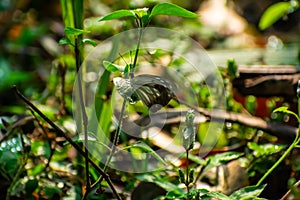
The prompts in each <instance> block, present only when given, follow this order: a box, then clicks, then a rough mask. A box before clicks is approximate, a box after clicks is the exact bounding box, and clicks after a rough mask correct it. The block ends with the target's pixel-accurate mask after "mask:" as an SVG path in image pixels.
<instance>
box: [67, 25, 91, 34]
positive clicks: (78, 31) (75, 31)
mask: <svg viewBox="0 0 300 200" xmlns="http://www.w3.org/2000/svg"><path fill="white" fill-rule="evenodd" d="M84 33H88V31H85V30H82V29H77V28H72V27H66V28H65V34H66V35H72V36H78V35H82V34H84Z"/></svg>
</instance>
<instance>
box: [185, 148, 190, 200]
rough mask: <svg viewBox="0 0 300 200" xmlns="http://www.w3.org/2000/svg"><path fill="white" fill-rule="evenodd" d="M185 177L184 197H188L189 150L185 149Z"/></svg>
mask: <svg viewBox="0 0 300 200" xmlns="http://www.w3.org/2000/svg"><path fill="white" fill-rule="evenodd" d="M185 174H186V178H185V186H186V190H187V195H186V199H187V200H188V199H189V196H190V195H189V194H190V188H189V181H190V180H189V150H186V172H185Z"/></svg>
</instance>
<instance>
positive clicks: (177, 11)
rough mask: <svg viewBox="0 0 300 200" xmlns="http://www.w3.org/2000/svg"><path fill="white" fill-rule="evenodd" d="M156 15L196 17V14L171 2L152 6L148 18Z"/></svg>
mask: <svg viewBox="0 0 300 200" xmlns="http://www.w3.org/2000/svg"><path fill="white" fill-rule="evenodd" d="M156 15H170V16H179V17H186V18H196V17H198V15H197V14H195V13H193V12H191V11H188V10H186V9H184V8H182V7H180V6H177V5H175V4H171V3H161V4H157V5H156V6H154V8H153V9H152V11H151V14H150V18H152V17H153V16H156Z"/></svg>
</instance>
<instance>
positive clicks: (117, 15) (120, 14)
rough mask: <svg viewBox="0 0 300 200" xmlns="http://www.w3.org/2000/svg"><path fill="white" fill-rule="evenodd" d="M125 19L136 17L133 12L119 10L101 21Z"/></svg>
mask: <svg viewBox="0 0 300 200" xmlns="http://www.w3.org/2000/svg"><path fill="white" fill-rule="evenodd" d="M123 17H136V15H135V13H134V12H133V11H131V10H117V11H114V12H112V13H110V14H108V15H106V16H104V17H102V18H101V19H100V20H99V21H107V20H113V19H120V18H123Z"/></svg>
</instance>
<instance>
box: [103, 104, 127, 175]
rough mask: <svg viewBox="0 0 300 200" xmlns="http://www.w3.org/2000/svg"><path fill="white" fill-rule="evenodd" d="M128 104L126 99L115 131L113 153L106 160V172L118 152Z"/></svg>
mask: <svg viewBox="0 0 300 200" xmlns="http://www.w3.org/2000/svg"><path fill="white" fill-rule="evenodd" d="M126 103H127V101H126V100H125V99H124V101H123V104H122V108H121V113H120V116H119V120H118V121H119V126H118V127H117V129H116V131H115V135H114V138H113V143H112V148H111V152H110V154H109V157H108V159H107V160H106V163H105V166H104V171H106V169H107V166H108V165H109V163H110V161H111V159H112V157H113V154H114V153H115V151H116V147H117V145H118V142H119V136H120V134H121V131H122V125H123V116H124V111H125V106H126Z"/></svg>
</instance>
